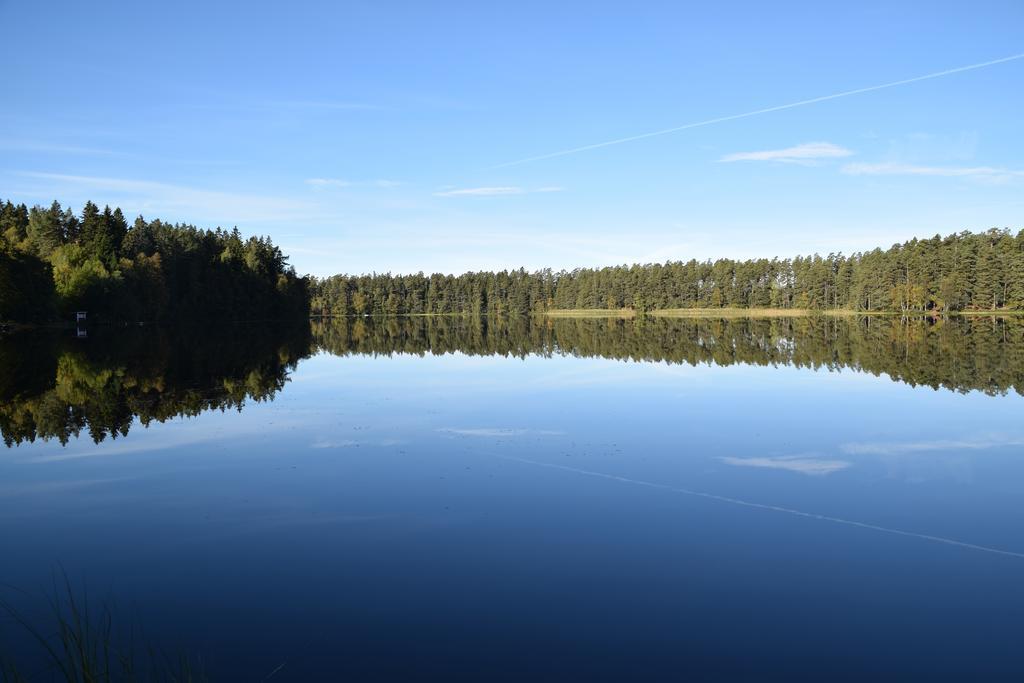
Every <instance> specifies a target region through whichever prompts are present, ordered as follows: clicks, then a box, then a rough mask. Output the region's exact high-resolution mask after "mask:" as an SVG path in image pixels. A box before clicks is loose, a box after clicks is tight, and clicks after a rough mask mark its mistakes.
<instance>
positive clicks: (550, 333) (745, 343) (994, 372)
mask: <svg viewBox="0 0 1024 683" xmlns="http://www.w3.org/2000/svg"><path fill="white" fill-rule="evenodd" d="M313 339H314V343H315V344H316V345H317V347H318V348H319V349H321V350H324V351H328V352H330V353H332V354H335V355H349V354H393V353H411V354H426V353H432V354H444V353H452V352H461V353H465V354H470V355H502V356H517V357H525V356H526V355H530V354H534V355H541V356H550V355H555V354H562V355H572V356H579V357H601V358H610V359H618V360H626V359H628V360H633V361H642V362H650V361H658V362H668V363H684V364H688V365H697V364H713V365H720V366H725V365H733V364H737V363H742V364H749V365H792V366H796V367H801V368H814V369H818V368H825V369H828V370H839V369H843V368H851V369H854V370H858V371H864V372H870V373H872V374H874V375H880V374H883V373H884V374H887V375H889V376H890V377H892V378H893V379H894V380H897V381H900V382H904V383H907V384H910V385H912V386H917V385H925V386H930V387H933V388H935V389H938V388H944V389H951V390H954V391H959V392H967V391H974V390H978V391H983V392H985V393H988V394H1002V393H1006V392H1007V391H1016V392H1017V393H1024V319H1020V318H998V317H977V318H970V317H961V318H952V319H949V320H933V319H925V318H918V319H901V318H897V317H884V318H882V317H826V316H811V317H805V318H766V319H745V318H725V319H666V318H647V319H641V320H637V321H634V320H620V319H603V318H598V319H594V318H555V319H541V320H538V319H529V318H513V319H502V318H496V319H478V320H469V319H465V318H449V317H414V318H386V319H382V320H378V321H374V320H371V319H365V318H361V319H332V320H330V321H326V322H315V323H314V324H313Z"/></svg>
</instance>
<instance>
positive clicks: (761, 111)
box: [491, 52, 1024, 168]
mask: <svg viewBox="0 0 1024 683" xmlns="http://www.w3.org/2000/svg"><path fill="white" fill-rule="evenodd" d="M1017 59H1024V52H1022V53H1020V54H1016V55H1010V56H1009V57H1002V58H1000V59H993V60H991V61H988V62H979V63H978V64H969V65H967V66H958V67H956V68H955V69H946V70H945V71H936V72H935V73H930V74H925V75H924V76H915V77H913V78H904V79H903V80H901V81H892V82H891V83H883V84H881V85H871V86H868V87H866V88H857V89H856V90H845V91H843V92H837V93H833V94H831V95H822V96H821V97H813V98H811V99H809V100H800V101H799V102H790V103H788V104H780V105H778V106H775V107H767V108H765V109H756V110H754V111H748V112H744V113H742V114H732V115H730V116H719V117H718V118H714V119H707V120H705V121H696V122H694V123H687V124H684V125H682V126H673V127H672V128H664V129H662V130H655V131H652V132H650V133H640V134H639V135H630V136H629V137H625V138H618V139H617V140H607V141H605V142H596V143H594V144H592V145H583V146H582V147H573V148H572V149H563V150H561V151H559V152H551V153H550V154H541V155H539V156H535V157H527V158H525V159H517V160H516V161H507V162H505V163H503V164H498V165H496V166H491V168H506V167H508V166H518V165H519V164H528V163H530V162H533V161H541V160H543V159H554V158H555V157H564V156H568V155H569V154H576V153H578V152H586V151H588V150H591V149H600V148H601V147H611V146H612V145H621V144H623V143H625V142H633V141H634V140H643V139H645V138H653V137H656V136H658V135H668V134H669V133H675V132H678V131H681V130H688V129H690V128H700V127H701V126H710V125H712V124H715V123H722V122H724V121H735V120H736V119H745V118H747V117H749V116H758V115H760V114H768V113H770V112H773V111H782V110H784V109H793V108H794V107H803V106H804V105H808V104H816V103H818V102H827V101H828V100H836V99H839V98H840V97H849V96H851V95H860V94H862V93H866V92H874V91H876V90H885V89H886V88H895V87H896V86H898V85H907V84H908V83H917V82H919V81H927V80H930V79H932V78H940V77H942V76H949V75H952V74H958V73H963V72H964V71H973V70H974V69H981V68H984V67H986V66H993V65H995V64H1002V63H1004V62H1012V61H1014V60H1017Z"/></svg>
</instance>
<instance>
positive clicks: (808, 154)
mask: <svg viewBox="0 0 1024 683" xmlns="http://www.w3.org/2000/svg"><path fill="white" fill-rule="evenodd" d="M852 154H853V152H852V151H851V150H848V149H846V148H845V147H840V146H839V145H834V144H832V143H831V142H805V143H803V144H801V145H796V146H794V147H786V148H785V149H766V150H762V151H759V152H736V153H734V154H726V155H725V156H724V157H722V158H721V159H719V161H726V162H728V161H781V162H787V163H807V162H811V161H816V160H818V159H837V158H841V157H848V156H851V155H852Z"/></svg>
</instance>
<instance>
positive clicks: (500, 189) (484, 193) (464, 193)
mask: <svg viewBox="0 0 1024 683" xmlns="http://www.w3.org/2000/svg"><path fill="white" fill-rule="evenodd" d="M564 189H565V188H562V187H557V186H548V187H538V188H534V189H529V188H525V187H517V186H514V185H503V186H492V187H463V188H455V189H450V190H441V191H439V192H435V193H434V196H435V197H497V196H501V195H512V194H533V193H538V192H562V191H563V190H564Z"/></svg>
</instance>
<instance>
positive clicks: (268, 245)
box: [0, 201, 309, 322]
mask: <svg viewBox="0 0 1024 683" xmlns="http://www.w3.org/2000/svg"><path fill="white" fill-rule="evenodd" d="M308 296H309V295H308V283H307V280H306V279H305V278H301V277H298V276H297V275H296V274H295V270H294V269H293V268H292V267H291V266H290V265H288V260H287V258H286V257H285V256H284V255H283V254H282V253H281V250H280V249H279V248H278V247H276V246H274V244H273V243H272V242H271V240H270V239H269V238H265V237H249V238H247V239H246V238H243V237H242V236H241V234H240V233H239V232H238V229H237V228H236V229H234V230H232V231H225V230H221V229H220V228H218V229H216V230H201V229H199V228H196V227H194V226H192V225H181V224H170V223H165V222H163V221H161V220H159V219H156V220H150V221H147V220H146V219H145V218H143V217H142V216H139V217H138V218H136V219H135V221H134V222H133V223H132V224H130V225H129V224H128V222H127V221H126V220H125V217H124V214H123V213H122V212H121V210H120V209H119V208H118V209H113V210H111V208H110V207H109V206H108V207H105V208H104V209H102V210H101V209H100V208H99V207H98V206H97V205H96V204H94V203H92V202H87V203H86V204H85V206H84V208H83V209H82V212H81V214H79V215H76V214H75V213H74V212H73V211H71V210H70V209H65V208H62V207H61V205H60V204H59V203H58V202H56V201H55V202H53V204H51V205H50V207H49V208H43V207H40V206H33V207H32V208H28V207H27V206H26V205H24V204H19V205H15V204H13V203H11V202H10V201H7V202H4V203H2V204H0V322H2V321H4V320H8V321H17V322H48V321H52V320H56V319H62V320H67V319H69V317H70V315H71V314H72V312H73V311H86V312H87V313H88V316H89V319H90V320H99V321H102V322H135V321H140V322H141V321H146V322H152V321H161V320H210V319H217V320H269V319H281V318H286V317H295V316H300V315H301V316H305V315H306V314H307V312H308V307H309V302H308Z"/></svg>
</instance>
